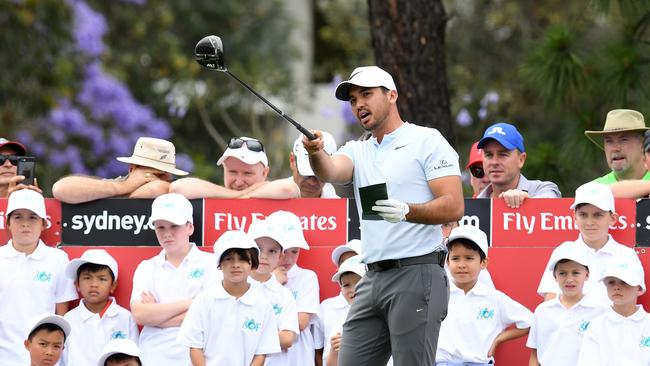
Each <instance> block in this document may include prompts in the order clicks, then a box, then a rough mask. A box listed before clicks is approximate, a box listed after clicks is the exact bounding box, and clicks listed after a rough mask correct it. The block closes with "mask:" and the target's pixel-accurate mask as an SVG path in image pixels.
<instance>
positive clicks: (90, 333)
mask: <svg viewBox="0 0 650 366" xmlns="http://www.w3.org/2000/svg"><path fill="white" fill-rule="evenodd" d="M65 272H66V275H67V276H68V278H71V279H73V280H74V281H75V286H77V290H78V291H79V293H81V297H82V299H81V301H80V302H79V306H77V307H76V308H74V309H72V310H70V311H69V312H68V313H67V314H65V319H66V320H67V321H68V322H69V323H70V324H71V326H72V328H74V330H75V332H74V333H73V334H72V335H71V336H70V337H69V338H68V341H67V344H66V347H65V350H64V351H63V357H62V358H61V365H70V366H75V365H93V364H95V363H96V362H97V360H98V359H99V357H100V355H101V352H102V350H103V349H104V347H105V346H106V345H107V344H108V343H109V342H110V341H111V340H112V339H131V340H133V341H136V342H137V341H138V325H137V324H136V322H135V320H134V319H133V317H132V316H131V313H130V312H129V311H128V310H126V309H125V308H123V307H121V306H119V305H118V304H117V302H116V301H115V298H114V297H112V296H111V295H112V294H113V292H114V291H115V288H116V287H117V274H118V267H117V262H116V261H115V259H113V257H111V255H110V254H108V252H106V251H105V250H103V249H88V250H86V251H85V252H84V253H83V254H82V255H81V258H77V259H73V260H71V261H70V263H68V266H67V267H66V270H65Z"/></svg>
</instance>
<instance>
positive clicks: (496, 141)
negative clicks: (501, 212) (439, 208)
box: [476, 122, 561, 208]
mask: <svg viewBox="0 0 650 366" xmlns="http://www.w3.org/2000/svg"><path fill="white" fill-rule="evenodd" d="M477 147H478V148H479V149H483V169H484V170H485V173H486V174H487V177H488V179H489V180H490V184H488V186H487V187H485V189H483V191H481V193H479V195H478V196H477V197H476V198H503V199H504V200H505V202H506V205H508V207H511V208H518V207H519V206H521V205H522V204H523V203H524V200H525V199H526V198H528V197H531V198H533V197H535V198H557V197H560V196H561V194H560V190H559V189H558V187H557V185H556V184H555V183H552V182H544V181H540V180H528V179H526V177H524V175H523V174H521V169H522V168H523V167H524V163H526V150H525V149H524V138H523V137H522V136H521V134H520V133H519V131H517V128H516V127H515V126H513V125H511V124H509V123H504V122H499V123H496V124H494V125H492V126H490V127H488V128H487V129H486V130H485V133H484V134H483V138H482V139H481V140H480V141H479V142H478V145H477Z"/></svg>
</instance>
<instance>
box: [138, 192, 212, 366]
mask: <svg viewBox="0 0 650 366" xmlns="http://www.w3.org/2000/svg"><path fill="white" fill-rule="evenodd" d="M192 211H193V210H192V204H191V203H190V201H188V200H187V198H185V197H183V196H181V195H180V194H176V193H168V194H164V195H162V196H160V197H158V198H156V199H155V200H154V201H153V203H152V204H151V218H150V222H151V223H152V224H153V226H154V230H155V231H156V238H157V239H158V243H160V246H161V247H162V250H161V251H160V254H158V255H157V256H155V257H153V258H151V259H147V260H144V261H142V263H140V264H139V265H138V268H136V270H135V273H134V274H133V292H132V293H131V312H132V313H133V317H134V318H135V320H136V321H137V322H138V324H141V325H144V327H143V328H142V333H141V334H140V350H142V363H143V364H145V365H174V366H187V365H190V364H191V361H190V357H189V354H188V352H187V349H186V348H185V347H183V346H182V345H180V344H178V343H176V336H177V335H178V331H179V329H180V326H181V323H182V322H183V319H184V318H185V314H186V312H187V309H189V307H190V304H191V303H192V299H193V298H194V297H195V296H196V295H198V293H199V292H201V291H202V290H203V289H205V288H206V287H208V286H211V285H213V284H214V283H215V282H216V281H217V270H216V266H215V265H214V256H213V255H212V254H211V253H206V252H204V251H201V250H199V248H197V247H196V245H195V244H194V243H192V242H190V236H191V235H192V233H193V232H194V225H193V224H192V223H193V219H192Z"/></svg>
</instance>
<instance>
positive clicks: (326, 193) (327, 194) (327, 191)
mask: <svg viewBox="0 0 650 366" xmlns="http://www.w3.org/2000/svg"><path fill="white" fill-rule="evenodd" d="M286 179H287V180H288V181H291V182H293V183H295V181H294V180H293V175H292V176H290V177H289V178H286ZM320 198H340V197H339V196H338V195H337V194H336V189H334V186H333V185H332V184H331V183H325V184H324V185H323V189H322V190H321V192H320Z"/></svg>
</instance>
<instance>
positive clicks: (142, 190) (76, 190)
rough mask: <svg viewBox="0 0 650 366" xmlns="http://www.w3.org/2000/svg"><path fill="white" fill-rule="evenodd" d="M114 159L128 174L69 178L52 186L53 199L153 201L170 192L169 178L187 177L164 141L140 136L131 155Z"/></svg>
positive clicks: (174, 153)
mask: <svg viewBox="0 0 650 366" xmlns="http://www.w3.org/2000/svg"><path fill="white" fill-rule="evenodd" d="M117 160H118V161H121V162H123V163H127V164H129V173H128V175H126V176H124V177H117V178H114V179H101V178H96V177H89V176H83V175H69V176H67V177H63V178H61V179H59V180H58V181H57V182H56V183H54V185H53V186H52V194H53V195H54V198H56V199H58V200H59V201H62V202H66V203H82V202H88V201H94V200H98V199H102V198H110V197H128V198H156V197H158V196H160V195H162V194H165V193H168V192H169V183H170V182H171V180H172V175H187V172H185V171H182V170H180V169H177V168H176V149H175V147H174V144H173V143H171V142H169V141H167V140H162V139H157V138H153V137H140V138H139V139H138V141H137V142H136V143H135V147H134V148H133V155H131V156H129V157H118V158H117Z"/></svg>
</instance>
